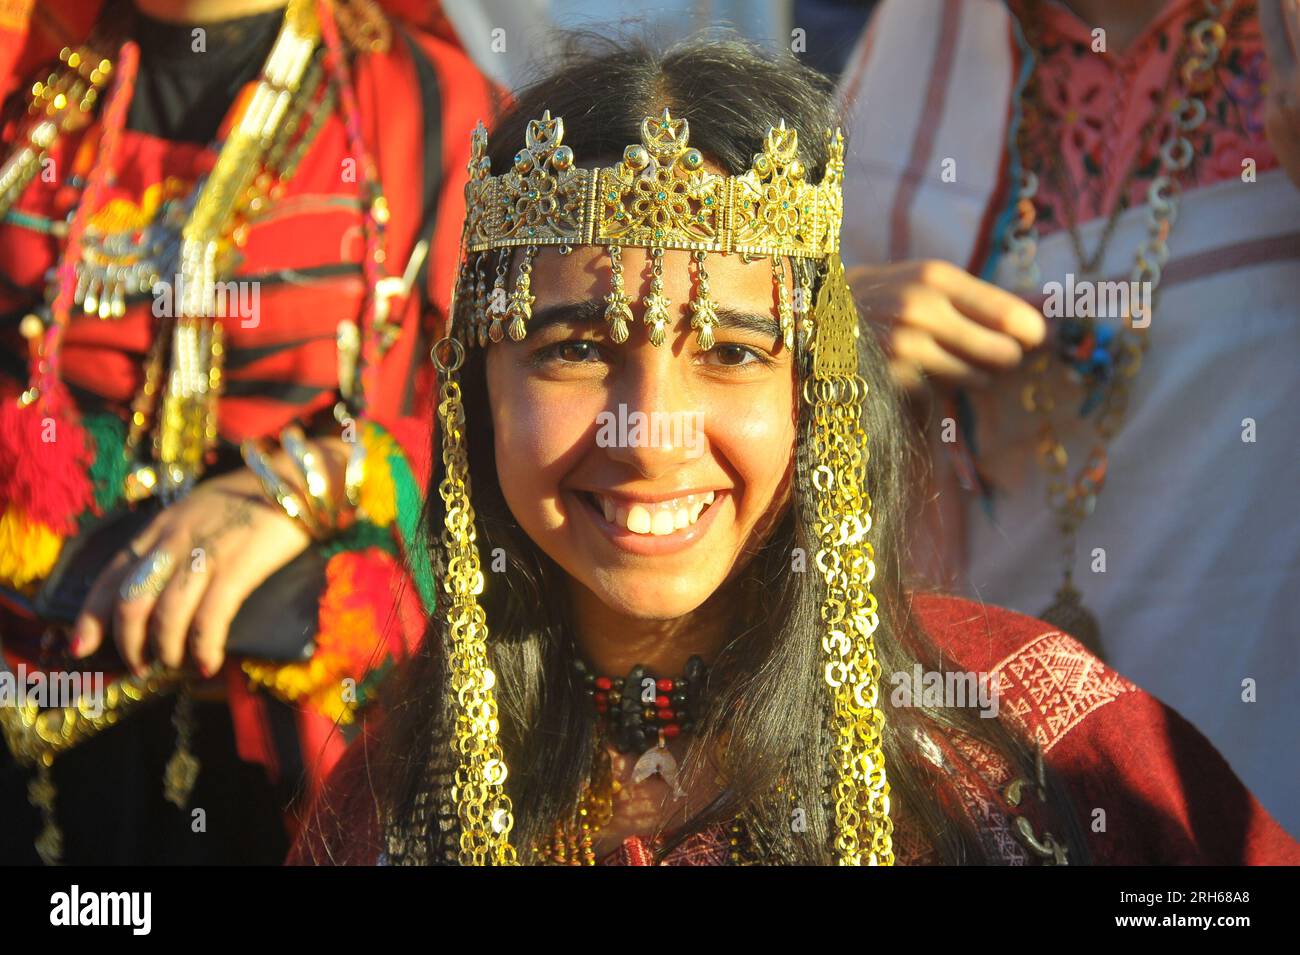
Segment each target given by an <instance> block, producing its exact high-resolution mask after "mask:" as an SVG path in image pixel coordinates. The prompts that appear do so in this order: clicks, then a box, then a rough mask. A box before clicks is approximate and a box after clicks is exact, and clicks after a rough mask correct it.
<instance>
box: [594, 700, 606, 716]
mask: <svg viewBox="0 0 1300 955" xmlns="http://www.w3.org/2000/svg"><path fill="white" fill-rule="evenodd" d="M608 709H609V704H608V703H607V702H605V701H604V700H597V701H596V712H597V713H604V712H605V711H606V710H608Z"/></svg>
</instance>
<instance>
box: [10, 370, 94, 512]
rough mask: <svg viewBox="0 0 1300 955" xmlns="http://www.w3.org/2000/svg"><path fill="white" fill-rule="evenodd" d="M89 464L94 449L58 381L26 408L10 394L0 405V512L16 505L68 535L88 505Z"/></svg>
mask: <svg viewBox="0 0 1300 955" xmlns="http://www.w3.org/2000/svg"><path fill="white" fill-rule="evenodd" d="M93 460H94V448H93V447H91V442H90V440H89V439H88V438H87V435H86V432H85V429H84V428H82V426H81V421H80V417H79V416H78V414H77V409H76V406H75V405H74V403H73V401H72V398H71V396H70V395H69V394H68V393H67V390H66V389H65V388H64V387H63V385H62V384H61V383H57V382H56V384H55V386H54V389H53V391H47V392H45V394H43V395H42V396H41V399H38V400H37V401H34V402H32V403H31V404H30V405H27V406H26V407H19V406H18V399H17V397H16V396H15V395H14V394H13V393H12V392H10V393H8V394H6V395H5V397H4V399H3V400H2V401H0V474H3V475H5V480H4V481H3V482H0V510H4V509H6V508H8V507H10V506H13V507H16V508H18V509H19V510H21V511H23V512H24V513H25V514H26V515H27V516H28V517H29V518H31V519H32V520H35V521H40V522H41V523H43V524H46V525H48V526H49V528H50V530H52V531H53V532H54V533H56V534H60V535H62V536H64V537H67V536H70V535H71V534H73V533H74V532H75V531H76V529H77V518H78V517H79V516H80V515H81V514H83V513H84V512H85V511H86V510H87V509H89V508H90V507H91V506H92V504H93V503H94V499H95V497H94V487H93V485H92V484H91V481H90V465H91V462H92V461H93Z"/></svg>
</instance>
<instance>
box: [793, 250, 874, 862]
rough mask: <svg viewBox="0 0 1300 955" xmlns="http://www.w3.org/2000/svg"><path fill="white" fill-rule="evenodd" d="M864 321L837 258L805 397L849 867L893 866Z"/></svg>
mask: <svg viewBox="0 0 1300 955" xmlns="http://www.w3.org/2000/svg"><path fill="white" fill-rule="evenodd" d="M857 316H858V313H857V308H856V306H855V305H854V304H853V299H852V296H851V294H850V292H849V290H848V286H847V284H846V282H845V278H844V266H843V263H841V262H840V258H839V253H838V252H833V253H831V255H830V262H829V264H828V267H827V271H826V276H825V279H824V281H823V283H822V288H821V291H820V292H819V294H818V297H817V304H816V336H817V337H816V340H815V343H814V351H813V377H812V380H811V381H805V383H804V389H803V391H804V398H805V400H807V401H808V402H809V403H810V404H812V405H813V409H814V424H813V455H814V461H813V488H814V495H813V497H814V501H815V509H816V526H817V536H818V538H819V544H820V546H819V548H818V551H817V555H816V558H815V560H814V563H815V565H816V567H817V569H818V570H819V571H820V572H821V574H822V576H823V578H824V580H825V584H826V596H825V598H824V599H823V601H822V605H821V619H822V623H823V625H824V626H825V630H824V632H823V636H822V649H823V650H824V651H825V654H826V657H825V661H826V662H825V680H826V683H827V685H828V686H829V687H830V691H831V701H832V703H831V706H832V709H831V716H830V720H831V725H830V731H831V736H832V751H831V753H830V761H831V768H832V769H833V770H834V776H833V782H832V791H831V797H832V800H833V802H834V806H835V828H836V837H835V853H836V857H837V858H838V860H839V862H840V864H841V865H862V864H864V863H865V864H868V865H892V864H893V862H894V850H893V840H892V832H893V822H892V820H891V819H890V818H889V783H888V782H887V780H886V774H885V758H884V749H883V734H884V723H885V717H884V713H883V711H882V710H881V708H880V698H879V695H880V689H879V681H880V663H879V661H878V660H877V659H876V652H875V643H874V633H875V631H876V628H877V627H878V625H879V617H878V615H877V613H876V609H877V606H876V598H875V595H874V594H873V593H872V592H871V589H870V587H871V580H872V578H873V577H874V576H875V562H874V552H873V549H872V546H871V544H870V542H868V541H867V540H866V536H867V533H868V532H869V531H870V530H871V498H870V497H869V496H868V494H867V493H866V489H865V482H866V461H867V451H866V445H867V436H866V434H865V433H864V432H863V430H862V425H861V414H862V400H863V398H865V396H866V392H867V384H866V382H865V381H864V380H863V379H862V377H861V376H860V375H858V371H857V368H858V364H857V343H856V339H857V337H858V335H859V334H860V331H859V329H858V321H857Z"/></svg>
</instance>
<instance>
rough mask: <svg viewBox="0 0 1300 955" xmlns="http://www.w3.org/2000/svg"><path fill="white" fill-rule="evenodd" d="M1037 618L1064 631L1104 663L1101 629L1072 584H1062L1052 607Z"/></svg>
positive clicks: (1081, 595)
mask: <svg viewBox="0 0 1300 955" xmlns="http://www.w3.org/2000/svg"><path fill="white" fill-rule="evenodd" d="M1038 618H1039V619H1040V620H1042V621H1044V622H1045V623H1050V624H1051V625H1052V626H1053V627H1056V628H1057V629H1059V630H1064V631H1065V632H1066V633H1068V634H1069V635H1070V636H1072V637H1074V639H1076V640H1078V641H1079V642H1080V643H1082V644H1083V646H1084V648H1085V649H1087V650H1088V652H1090V653H1091V654H1092V655H1093V656H1095V657H1097V658H1098V659H1099V660H1102V661H1103V662H1104V661H1105V659H1106V658H1105V656H1104V655H1103V654H1102V652H1101V627H1100V626H1099V625H1098V623H1097V618H1096V617H1094V616H1093V615H1092V611H1090V610H1089V609H1088V608H1087V607H1085V606H1084V605H1083V594H1081V593H1079V591H1078V590H1076V589H1075V588H1074V585H1073V584H1069V583H1065V584H1062V585H1061V589H1060V590H1058V591H1057V592H1056V599H1055V600H1054V601H1052V605H1051V606H1050V607H1048V608H1047V609H1046V610H1044V611H1043V612H1042V613H1040V614H1039V615H1038Z"/></svg>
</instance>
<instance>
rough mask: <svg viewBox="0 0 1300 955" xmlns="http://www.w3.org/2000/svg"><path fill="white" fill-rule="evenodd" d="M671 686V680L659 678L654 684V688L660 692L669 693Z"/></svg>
mask: <svg viewBox="0 0 1300 955" xmlns="http://www.w3.org/2000/svg"><path fill="white" fill-rule="evenodd" d="M672 688H673V681H672V680H668V679H663V680H660V681H659V682H658V683H656V684H655V689H657V690H659V692H660V693H669V692H671V691H672Z"/></svg>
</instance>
